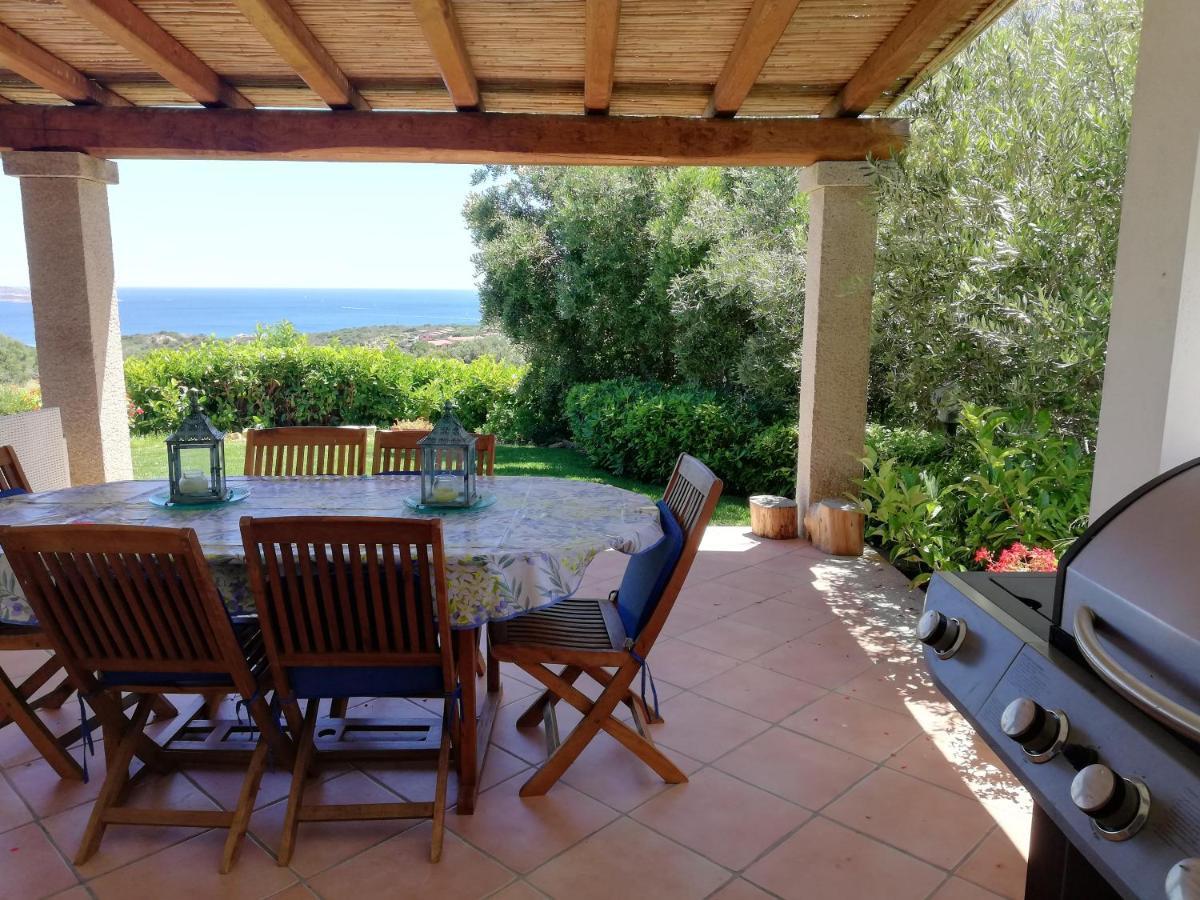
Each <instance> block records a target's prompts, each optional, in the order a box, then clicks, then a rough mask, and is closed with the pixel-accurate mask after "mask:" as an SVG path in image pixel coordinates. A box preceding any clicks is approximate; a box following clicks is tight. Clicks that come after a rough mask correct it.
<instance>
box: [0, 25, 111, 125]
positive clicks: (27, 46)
mask: <svg viewBox="0 0 1200 900" xmlns="http://www.w3.org/2000/svg"><path fill="white" fill-rule="evenodd" d="M0 65H4V66H5V67H6V68H9V69H12V70H13V71H14V72H16V73H17V74H18V75H20V76H21V77H22V78H25V79H27V80H28V81H32V82H33V83H34V84H36V85H37V86H38V87H41V88H45V89H46V90H48V91H49V92H50V93H52V94H57V95H58V96H60V97H62V98H63V99H64V100H70V101H71V102H72V103H77V104H80V105H85V106H129V101H128V100H126V99H125V98H124V97H120V96H118V95H116V94H114V93H113V92H112V91H110V90H109V89H108V88H106V87H103V86H102V85H100V84H97V83H96V82H95V81H92V79H90V78H88V77H87V76H86V75H84V74H83V73H82V72H80V71H79V70H78V69H76V68H74V67H73V66H70V65H68V64H67V63H65V62H63V61H62V60H61V59H59V58H58V57H57V56H55V55H54V54H53V53H49V52H47V51H46V50H43V49H42V48H41V47H39V46H38V45H37V44H35V43H34V42H33V41H31V40H29V39H28V38H27V37H25V36H24V35H20V34H18V33H17V32H15V31H13V30H12V29H11V28H9V27H8V26H6V25H0Z"/></svg>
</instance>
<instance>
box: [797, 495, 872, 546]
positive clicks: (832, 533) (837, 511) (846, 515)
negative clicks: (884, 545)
mask: <svg viewBox="0 0 1200 900" xmlns="http://www.w3.org/2000/svg"><path fill="white" fill-rule="evenodd" d="M865 524H866V519H865V517H864V516H863V513H862V510H861V509H860V508H859V507H858V505H857V504H856V503H853V502H851V501H849V500H821V501H819V502H817V503H814V504H812V505H811V506H810V507H809V508H808V512H807V513H805V515H804V530H805V531H806V532H807V533H808V539H809V540H810V541H812V544H813V546H814V547H816V548H817V549H818V550H821V551H822V552H824V553H829V554H831V555H833V556H861V555H862V552H863V528H864V527H865Z"/></svg>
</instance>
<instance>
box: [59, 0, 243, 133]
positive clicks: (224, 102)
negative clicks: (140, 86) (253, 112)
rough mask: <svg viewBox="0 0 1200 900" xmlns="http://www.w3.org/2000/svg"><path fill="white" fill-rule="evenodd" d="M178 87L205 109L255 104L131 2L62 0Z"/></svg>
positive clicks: (237, 107)
mask: <svg viewBox="0 0 1200 900" xmlns="http://www.w3.org/2000/svg"><path fill="white" fill-rule="evenodd" d="M60 2H61V3H62V4H63V6H65V7H67V9H69V10H71V11H72V12H74V13H75V14H76V15H78V16H79V17H80V18H83V19H86V20H87V21H88V22H90V23H91V24H92V25H94V26H95V27H96V28H97V29H99V30H100V31H102V32H104V33H105V34H106V35H108V37H109V38H111V39H112V40H113V41H115V42H116V43H117V44H120V45H121V46H122V47H124V48H125V49H126V50H128V51H129V52H130V53H132V54H133V55H134V56H136V57H137V58H138V59H140V60H141V61H142V62H144V63H146V65H148V66H150V68H152V69H153V70H154V71H155V72H157V73H158V74H159V75H161V76H162V77H163V78H165V79H167V81H169V82H171V84H173V85H175V87H177V88H179V89H180V90H181V91H183V92H184V93H185V94H187V95H188V96H189V97H191V98H192V99H193V100H195V101H196V102H197V103H200V104H203V105H204V106H212V107H219V106H227V107H231V108H233V109H250V108H251V107H252V106H253V104H252V103H251V102H250V101H249V100H247V99H246V98H245V97H243V96H242V95H241V94H239V93H238V92H237V91H236V90H234V89H233V87H231V86H230V85H229V84H227V83H226V82H225V81H224V80H223V79H222V78H221V77H220V76H219V75H217V73H216V72H214V71H213V70H212V69H210V68H209V67H208V66H207V65H205V64H204V62H203V61H201V60H200V58H199V57H197V56H196V55H195V54H194V53H192V51H190V50H188V49H187V47H185V46H183V44H181V43H179V41H177V40H175V38H173V37H171V35H169V34H168V33H167V32H166V31H164V30H163V29H162V27H161V26H159V24H158V23H157V22H155V21H154V20H153V19H151V18H150V17H149V16H148V15H146V14H145V13H144V12H142V11H141V9H139V8H138V7H137V6H134V4H133V3H132V2H131V0H60Z"/></svg>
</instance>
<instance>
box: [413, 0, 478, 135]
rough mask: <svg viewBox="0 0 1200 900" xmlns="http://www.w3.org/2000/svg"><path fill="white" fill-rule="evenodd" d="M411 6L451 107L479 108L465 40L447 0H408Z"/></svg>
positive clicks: (468, 110)
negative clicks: (434, 61)
mask: <svg viewBox="0 0 1200 900" xmlns="http://www.w3.org/2000/svg"><path fill="white" fill-rule="evenodd" d="M412 5H413V12H415V13H416V14H417V21H418V22H420V23H421V31H423V32H424V33H425V40H426V42H427V43H428V44H429V49H430V51H431V52H432V53H433V58H434V60H436V61H437V65H438V69H439V70H440V71H441V73H442V81H444V82H445V83H446V90H447V91H449V92H450V100H451V101H452V102H453V103H454V107H455V109H457V110H458V111H459V112H476V111H479V110H482V109H483V98H482V97H481V96H480V94H479V83H478V82H477V81H476V80H475V70H474V69H473V68H472V67H471V57H470V55H469V54H468V53H467V43H466V41H464V40H463V36H462V29H461V28H459V26H458V17H457V16H455V15H454V7H453V6H451V5H450V0H412Z"/></svg>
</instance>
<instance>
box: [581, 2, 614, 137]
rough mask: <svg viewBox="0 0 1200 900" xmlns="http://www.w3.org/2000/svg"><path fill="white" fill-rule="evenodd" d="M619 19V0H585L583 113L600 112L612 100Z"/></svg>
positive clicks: (598, 113)
mask: <svg viewBox="0 0 1200 900" xmlns="http://www.w3.org/2000/svg"><path fill="white" fill-rule="evenodd" d="M620 20H621V0H587V12H586V15H585V25H584V28H585V38H584V41H585V43H584V68H583V110H584V112H586V113H591V114H593V115H603V114H605V113H607V112H608V107H609V104H611V103H612V92H613V67H614V65H615V63H616V58H617V29H618V28H619V27H620Z"/></svg>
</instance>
